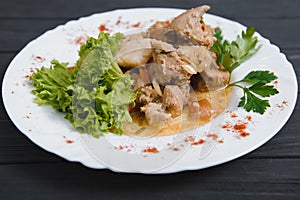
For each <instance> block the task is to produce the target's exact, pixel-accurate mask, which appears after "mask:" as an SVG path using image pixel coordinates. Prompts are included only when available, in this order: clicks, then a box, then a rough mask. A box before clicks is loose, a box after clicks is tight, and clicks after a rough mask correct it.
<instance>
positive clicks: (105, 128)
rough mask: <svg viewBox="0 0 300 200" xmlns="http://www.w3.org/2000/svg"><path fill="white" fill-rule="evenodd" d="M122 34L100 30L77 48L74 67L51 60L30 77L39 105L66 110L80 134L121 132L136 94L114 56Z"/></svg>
mask: <svg viewBox="0 0 300 200" xmlns="http://www.w3.org/2000/svg"><path fill="white" fill-rule="evenodd" d="M123 38H124V36H123V34H121V33H116V34H114V35H112V36H110V35H109V34H108V33H100V34H99V36H98V38H89V39H88V40H87V42H86V43H85V44H83V45H82V46H81V47H80V50H79V52H78V53H79V59H78V61H77V63H76V66H75V67H74V68H72V70H69V69H68V68H67V65H68V63H59V62H58V61H52V65H51V67H50V68H45V67H42V68H41V69H39V70H37V71H36V72H35V73H33V74H32V76H31V81H32V83H33V85H34V86H35V89H34V90H33V91H32V92H33V93H34V94H35V95H36V98H35V101H36V102H37V104H39V105H50V106H52V107H53V108H54V109H55V110H57V111H59V112H64V113H65V118H66V119H68V120H69V121H70V122H71V123H72V125H73V126H74V128H75V129H76V130H78V131H79V132H81V133H88V134H92V135H93V136H94V137H99V136H100V135H102V134H103V133H107V132H109V131H112V132H114V133H117V134H121V133H122V131H123V123H124V122H125V121H131V117H130V115H129V112H128V105H129V104H133V103H134V100H135V98H136V94H135V93H134V92H133V91H132V89H131V87H132V84H133V81H132V80H131V79H130V77H129V76H127V75H125V74H123V73H122V71H121V69H120V68H119V66H118V64H117V63H116V61H115V60H114V58H113V55H114V53H115V52H116V51H117V49H118V48H119V46H120V44H121V41H122V39H123Z"/></svg>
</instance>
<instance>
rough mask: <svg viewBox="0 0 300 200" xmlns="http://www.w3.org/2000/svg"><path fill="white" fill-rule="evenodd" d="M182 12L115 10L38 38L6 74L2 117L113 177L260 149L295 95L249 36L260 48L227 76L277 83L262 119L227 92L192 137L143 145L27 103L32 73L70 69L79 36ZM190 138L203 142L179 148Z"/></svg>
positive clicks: (277, 56)
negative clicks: (54, 63) (80, 126)
mask: <svg viewBox="0 0 300 200" xmlns="http://www.w3.org/2000/svg"><path fill="white" fill-rule="evenodd" d="M183 11H184V10H180V9H168V8H144V9H127V10H115V11H111V12H106V13H100V14H94V15H92V16H89V17H84V18H80V19H79V20H76V21H71V22H68V23H67V24H65V25H61V26H58V27H57V28H55V29H54V30H51V31H48V32H46V33H44V34H43V35H41V36H40V37H38V38H37V39H35V40H33V41H32V42H30V43H29V44H28V45H27V46H26V47H24V48H23V49H22V51H20V53H19V54H18V55H17V56H16V57H15V58H14V59H13V61H12V62H11V63H10V65H9V67H8V69H7V71H6V74H5V77H4V79H3V87H2V97H3V101H4V105H5V108H6V110H7V112H8V115H9V117H10V118H11V120H12V121H13V123H14V124H15V125H16V127H17V128H18V129H19V130H20V131H21V132H22V133H24V134H25V135H26V136H27V137H28V138H29V139H30V140H32V141H33V142H34V143H36V144H37V145H39V146H40V147H42V148H43V149H45V150H47V151H49V152H52V153H55V154H57V155H59V156H61V157H63V158H65V159H67V160H70V161H77V162H80V163H82V164H84V165H85V166H87V167H91V168H96V169H103V168H109V169H111V170H113V171H118V172H138V173H173V172H178V171H183V170H196V169H202V168H207V167H210V166H214V165H217V164H221V163H224V162H227V161H230V160H233V159H235V158H238V157H240V156H242V155H245V154H247V153H249V152H251V151H252V150H254V149H256V148H258V147H259V146H261V145H263V144H264V143H265V142H267V141H268V140H269V139H271V138H272V137H273V136H274V135H275V134H276V133H277V132H278V131H279V130H280V129H281V128H282V127H283V126H284V124H285V123H286V122H287V120H288V118H289V117H290V115H291V114H292V111H293V109H294V106H295V104H296V98H297V90H298V89H297V80H296V76H295V72H294V70H293V67H292V65H291V64H290V63H289V62H288V61H287V59H286V57H285V55H283V54H282V53H280V50H279V48H278V47H276V46H274V45H272V44H270V42H269V40H267V39H266V38H263V37H262V36H261V35H259V34H256V35H257V36H258V38H259V44H261V45H262V48H261V49H260V50H259V52H258V53H257V54H255V55H254V56H253V57H251V58H250V59H249V60H247V61H246V62H244V63H243V64H242V65H241V66H240V67H239V68H238V69H237V70H236V71H234V72H233V80H238V79H240V78H241V77H243V76H245V75H246V74H247V73H248V72H249V71H252V70H255V69H257V70H270V71H273V72H274V73H275V74H276V75H277V76H278V83H274V84H276V87H277V88H278V90H279V91H280V93H279V94H278V95H276V96H274V97H271V98H270V104H271V107H270V108H269V109H268V110H267V111H266V113H265V114H264V115H259V114H254V113H247V112H245V111H244V110H242V109H238V108H237V104H238V101H239V97H240V96H241V91H240V90H239V89H234V90H233V95H232V100H231V102H230V105H229V107H228V109H226V111H225V112H224V113H223V114H221V115H220V116H219V117H218V118H216V119H215V120H213V121H212V122H211V123H209V124H206V125H205V126H202V127H200V128H199V129H197V130H196V131H194V132H189V133H185V134H180V135H176V136H172V137H170V136H168V137H160V138H150V139H145V138H143V139H142V138H135V137H129V136H116V135H113V134H108V135H105V136H104V137H105V140H104V139H103V138H102V139H101V138H100V139H95V138H91V137H89V136H87V135H81V134H79V133H77V132H76V131H75V130H74V129H73V128H72V126H71V125H70V123H69V122H68V121H67V120H65V119H64V117H63V115H62V114H60V113H57V112H55V111H53V110H52V109H51V108H50V107H48V106H37V105H36V104H35V103H34V95H33V94H32V93H31V90H32V89H33V87H32V86H31V85H30V83H29V81H28V75H30V74H31V72H32V69H35V68H40V67H41V66H49V63H50V61H51V60H52V59H57V60H59V61H63V62H69V63H70V65H73V64H74V63H75V61H76V60H77V58H78V56H77V51H78V48H79V44H78V43H80V41H81V40H84V39H85V38H86V37H87V36H93V37H95V36H97V34H98V33H99V27H100V29H108V30H109V31H110V32H119V31H120V32H125V33H128V32H132V31H137V30H138V29H139V28H145V27H147V26H149V25H151V24H152V23H153V22H154V21H156V20H169V19H172V17H174V16H176V15H178V14H180V13H182V12H183ZM204 20H205V22H206V23H207V24H210V25H212V26H213V27H216V26H219V27H220V28H221V29H222V31H223V34H224V37H225V38H226V39H228V40H232V39H234V38H235V37H236V35H237V34H240V33H241V31H242V30H245V27H244V26H242V25H241V24H239V23H236V22H233V21H230V20H227V19H224V18H221V17H217V16H214V15H210V14H206V15H205V16H204ZM101 25H102V26H101ZM238 123H246V124H247V129H246V130H245V132H247V133H249V135H248V136H247V137H242V136H241V135H240V134H239V133H238V132H237V131H236V130H234V129H233V128H232V126H233V125H235V124H238ZM225 126H226V127H227V128H226V127H225ZM212 131H213V132H218V136H217V138H216V137H215V138H214V137H212V135H209V133H211V132H212ZM191 135H193V137H196V141H198V140H200V139H203V140H205V143H204V144H201V145H191V144H192V142H186V140H187V138H188V136H191ZM170 143H171V145H170ZM148 147H149V148H150V147H156V148H157V149H158V150H159V152H158V153H144V152H143V149H145V148H148Z"/></svg>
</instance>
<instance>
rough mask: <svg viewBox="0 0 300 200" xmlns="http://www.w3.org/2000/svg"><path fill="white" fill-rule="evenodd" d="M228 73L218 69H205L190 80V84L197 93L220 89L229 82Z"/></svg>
mask: <svg viewBox="0 0 300 200" xmlns="http://www.w3.org/2000/svg"><path fill="white" fill-rule="evenodd" d="M229 78H230V77H229V72H228V71H226V70H219V69H210V68H208V69H206V70H205V71H203V72H201V73H198V74H196V75H194V76H193V77H192V78H191V84H192V86H193V88H194V89H195V90H197V91H208V90H214V89H217V88H222V87H224V86H225V85H226V84H228V82H229Z"/></svg>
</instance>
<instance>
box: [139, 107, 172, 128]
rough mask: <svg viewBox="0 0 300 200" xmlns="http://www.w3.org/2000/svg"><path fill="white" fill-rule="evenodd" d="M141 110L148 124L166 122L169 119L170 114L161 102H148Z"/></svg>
mask: <svg viewBox="0 0 300 200" xmlns="http://www.w3.org/2000/svg"><path fill="white" fill-rule="evenodd" d="M141 111H142V112H144V113H145V117H146V120H147V122H148V124H149V125H150V126H151V125H155V124H158V123H162V122H167V121H168V120H170V119H171V114H170V113H166V111H165V109H164V108H163V106H162V104H158V103H149V104H147V105H145V106H143V107H141Z"/></svg>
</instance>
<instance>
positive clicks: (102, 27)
mask: <svg viewBox="0 0 300 200" xmlns="http://www.w3.org/2000/svg"><path fill="white" fill-rule="evenodd" d="M98 29H99V31H100V32H103V31H108V30H109V29H108V28H107V27H106V26H105V25H104V24H101V25H100V26H99V28H98Z"/></svg>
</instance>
